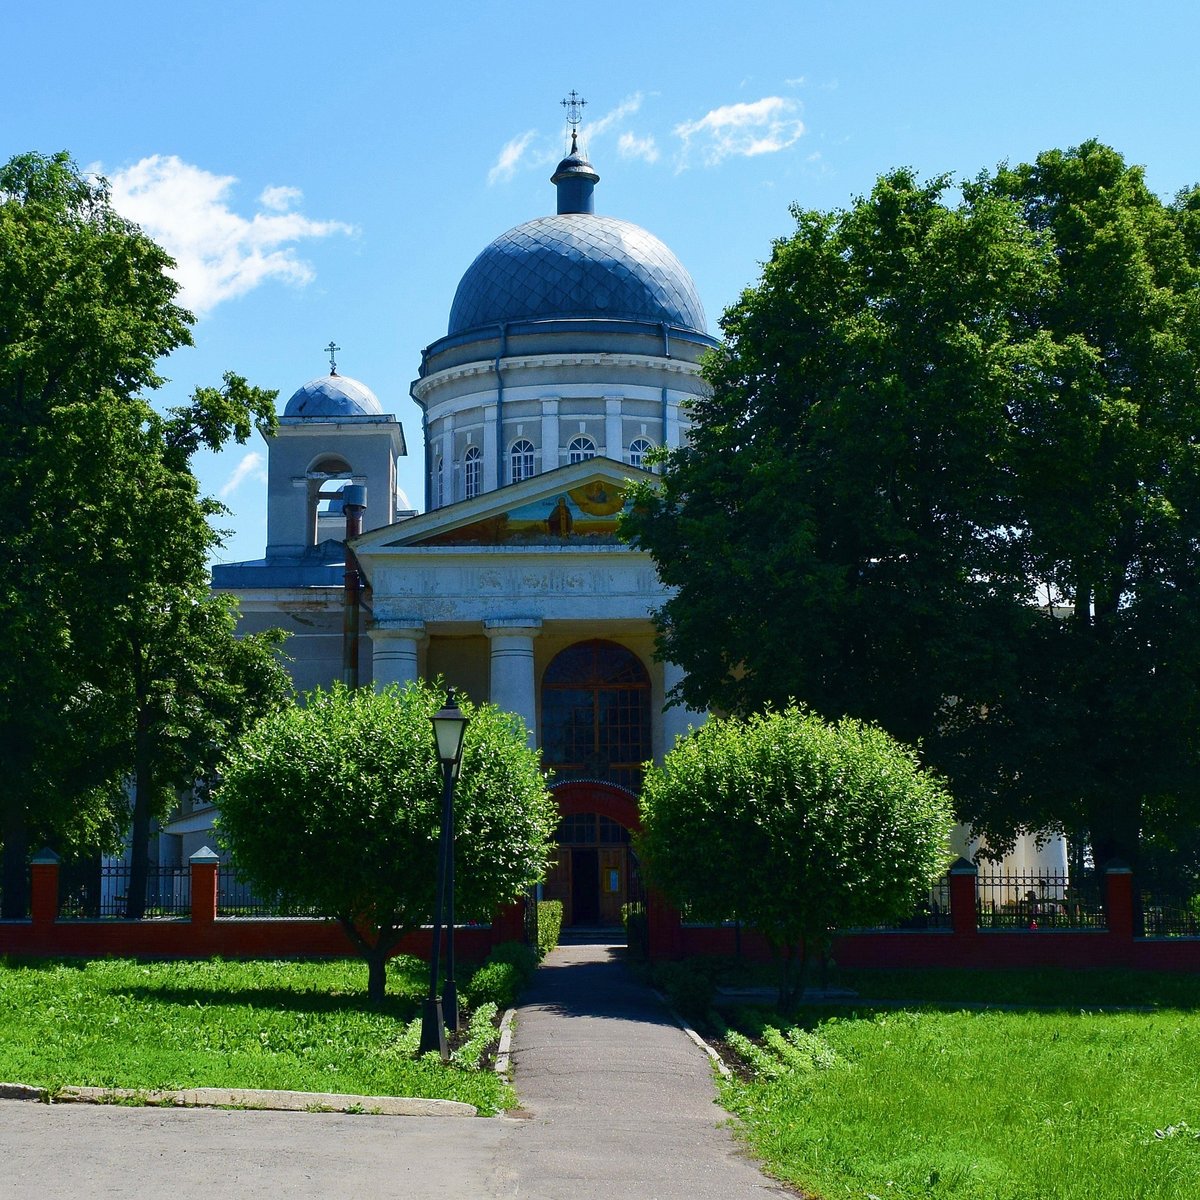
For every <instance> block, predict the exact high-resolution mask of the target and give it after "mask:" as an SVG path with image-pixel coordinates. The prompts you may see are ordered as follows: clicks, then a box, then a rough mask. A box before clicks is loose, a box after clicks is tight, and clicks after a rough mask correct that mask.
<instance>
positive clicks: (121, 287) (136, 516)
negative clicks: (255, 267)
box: [0, 154, 277, 916]
mask: <svg viewBox="0 0 1200 1200" xmlns="http://www.w3.org/2000/svg"><path fill="white" fill-rule="evenodd" d="M171 265H172V263H171V260H170V258H169V257H168V256H167V255H166V254H165V253H164V252H163V251H162V250H161V249H160V248H159V247H158V246H156V245H155V244H154V243H153V242H152V241H151V240H150V239H149V238H147V237H146V236H145V235H144V234H142V232H141V231H140V230H139V229H138V228H137V227H136V226H135V225H132V224H131V223H129V222H128V221H126V220H124V219H123V218H121V217H120V216H119V215H118V214H117V213H116V212H115V211H114V210H113V208H112V206H111V204H110V201H109V194H108V188H107V184H106V183H105V182H104V181H103V180H94V179H89V178H87V177H85V176H84V175H83V174H82V173H81V172H80V171H79V170H78V169H77V168H76V167H75V165H74V164H73V163H72V162H71V160H70V158H69V157H68V156H67V155H66V154H58V155H55V156H53V157H44V156H41V155H37V154H25V155H20V156H18V157H16V158H14V159H12V160H11V161H10V162H8V163H7V164H6V165H5V166H3V167H0V443H2V444H3V446H4V454H3V455H2V456H0V543H2V544H3V545H4V548H5V554H4V555H3V556H2V557H0V651H2V652H0V753H2V754H3V759H4V762H5V766H6V769H7V779H6V785H7V786H6V787H5V789H4V792H3V794H2V796H0V840H3V843H4V876H3V903H4V914H5V915H6V916H14V915H21V913H22V912H23V908H24V896H25V861H26V856H27V852H28V849H29V847H30V846H31V844H38V843H41V842H43V841H51V842H53V843H55V844H56V845H57V846H58V847H59V848H60V849H62V850H64V851H66V852H68V853H70V852H71V851H72V849H86V850H97V849H100V848H112V847H113V845H114V843H115V842H116V840H117V838H118V836H119V833H120V832H121V830H122V828H123V826H124V825H125V824H126V822H127V817H128V813H127V805H126V798H125V792H124V783H125V781H126V780H127V779H129V778H131V777H137V776H138V775H139V774H141V775H143V776H145V775H146V771H145V770H144V768H145V767H146V764H147V763H150V764H151V765H150V767H149V773H150V775H153V776H154V777H155V789H156V790H155V797H156V798H154V799H151V798H149V797H147V798H146V801H145V802H146V803H147V804H149V805H150V807H151V808H155V807H157V808H159V809H160V810H161V807H162V804H163V803H165V801H164V800H161V797H162V796H165V795H166V790H167V789H166V787H165V782H164V781H165V779H166V776H167V775H171V776H172V777H173V778H179V777H180V776H181V772H180V771H177V770H171V771H165V770H163V769H160V767H159V766H156V765H154V764H153V759H154V757H155V756H156V755H158V754H159V753H166V754H167V756H168V757H172V756H174V755H175V753H176V750H177V748H178V745H179V738H178V737H177V736H176V734H177V733H178V731H179V729H180V728H181V725H180V719H179V718H180V716H181V714H182V713H183V712H184V711H185V710H186V709H187V708H188V706H189V704H191V703H192V702H193V701H194V700H195V699H196V698H197V697H198V696H200V695H201V693H202V689H201V690H196V689H192V690H191V694H190V697H189V696H188V692H189V687H188V685H187V684H186V683H184V682H183V679H182V675H183V674H185V673H186V671H183V670H182V668H179V669H177V668H175V667H173V668H171V670H172V671H174V672H175V675H174V680H172V678H171V677H170V676H162V675H159V676H155V675H154V671H155V670H156V668H155V666H154V665H153V664H154V663H156V662H157V663H159V664H164V663H166V662H168V661H172V662H174V663H176V664H177V667H178V664H179V663H180V661H181V655H182V654H183V653H184V651H185V649H186V648H188V647H191V648H193V649H198V648H199V645H200V642H199V641H197V639H196V638H194V637H189V636H182V637H181V631H182V630H183V629H184V627H185V626H189V627H190V626H195V625H197V624H204V625H206V626H207V628H208V630H209V631H210V633H212V634H213V635H214V636H215V631H216V630H217V629H218V628H224V629H225V631H226V634H227V636H225V637H224V638H223V639H218V642H219V645H218V644H215V643H213V642H212V639H211V638H210V639H209V643H208V650H210V651H212V652H213V653H215V654H216V655H217V657H221V656H226V657H228V656H231V655H233V656H237V655H238V653H239V652H238V651H235V650H234V649H233V648H232V646H231V645H230V644H229V643H230V641H231V640H232V630H231V629H230V628H229V626H228V622H227V621H224V619H223V618H222V616H221V611H223V610H220V611H219V610H218V609H217V608H208V605H209V604H210V601H209V598H208V596H207V559H208V554H209V552H210V550H211V549H212V548H213V545H214V543H215V540H216V537H217V535H216V534H215V533H214V532H213V530H212V528H211V527H210V525H209V523H208V522H209V519H210V518H212V517H214V516H215V515H216V514H217V513H218V512H219V511H220V506H218V505H216V504H215V503H214V502H211V501H208V500H205V499H203V498H201V497H200V496H199V494H198V491H197V487H196V481H195V478H194V477H193V475H192V474H191V469H190V459H191V455H192V454H193V453H194V451H195V450H196V449H197V448H199V447H200V446H206V447H208V448H211V449H217V448H219V447H220V446H221V445H222V444H223V443H224V442H225V441H226V440H227V439H228V438H229V437H231V436H232V437H234V438H238V439H244V438H245V437H246V436H248V435H249V432H250V429H251V427H252V425H253V424H254V423H260V424H269V423H270V422H271V421H273V419H274V413H273V400H274V393H271V392H264V391H260V390H259V389H256V388H251V387H249V386H248V385H247V384H246V382H245V380H243V379H240V378H239V377H237V376H235V375H227V376H226V378H225V381H224V385H223V386H222V387H221V388H201V389H198V390H197V392H196V393H195V395H194V396H193V397H192V400H191V402H190V403H189V404H188V405H186V406H183V407H181V408H179V409H175V410H171V411H168V412H166V413H161V412H158V411H156V410H155V409H154V408H152V407H151V406H150V404H149V402H148V401H147V399H146V395H147V394H148V393H150V392H153V391H154V389H156V388H157V387H159V385H160V384H161V382H162V380H161V378H160V377H159V375H158V374H157V371H156V367H155V364H156V362H157V361H158V360H159V359H161V358H162V357H163V356H165V355H167V354H169V353H170V352H171V351H172V350H175V349H177V348H178V347H180V346H186V345H189V344H190V343H191V335H190V332H189V326H190V324H191V321H192V318H191V315H190V314H189V313H187V312H186V311H185V310H184V309H182V308H180V307H179V306H178V305H177V304H176V303H175V295H176V291H177V285H176V284H175V282H174V281H173V280H172V279H171V278H170V276H169V275H168V274H167V273H166V272H167V270H168V268H169V267H170V266H171ZM198 610H205V611H206V613H207V616H206V617H205V618H204V619H203V620H201V619H200V617H199V615H198ZM257 648H258V650H260V651H261V650H264V649H265V646H264V644H261V643H260V644H259V645H258V647H257ZM206 652H207V651H206ZM250 652H251V651H249V650H248V651H247V653H250ZM243 657H244V656H243ZM260 662H261V663H262V665H263V667H264V669H266V670H267V671H268V676H269V677H268V678H267V679H266V680H265V681H264V684H263V691H264V695H265V696H268V697H269V696H270V695H271V694H272V693H273V691H274V690H275V688H276V683H277V678H276V677H275V676H273V675H271V674H270V671H271V670H272V668H271V664H269V663H268V661H267V659H266V657H264V656H262V655H260ZM211 665H212V664H205V663H201V662H193V663H191V664H189V666H188V668H187V669H188V670H190V671H191V672H192V673H193V674H194V675H208V676H210V677H211V675H212V672H211V670H210V669H209V667H210V666H211ZM148 671H149V672H150V673H149V674H147V672H148ZM176 682H178V684H179V687H178V696H177V698H176V699H172V698H171V692H172V691H174V690H175V684H176ZM222 686H223V685H222ZM255 686H257V684H256V685H255ZM156 691H157V693H158V694H159V696H160V698H161V699H162V700H163V703H162V704H157V707H156V703H157V702H156V701H155V700H154V698H153V693H155V692H156ZM217 691H220V687H218V688H217ZM253 695H254V693H253V690H252V692H251V693H250V699H249V700H248V707H249V708H250V709H253V707H254V705H255V701H254V700H253ZM215 703H217V705H218V707H219V706H220V703H221V701H220V700H219V699H216V700H215ZM267 703H268V704H269V701H268V702H267ZM168 710H172V711H168ZM151 713H157V716H155V717H153V718H152V719H151V720H150V721H149V724H147V717H148V715H149V714H151ZM189 719H190V718H189ZM135 730H136V735H135ZM209 732H211V730H209ZM139 738H140V739H141V740H140V743H139V740H138V739H139ZM202 757H203V756H202ZM207 757H208V758H211V754H210V755H208V756H207ZM139 764H140V765H139ZM147 777H148V776H147ZM160 784H161V785H162V786H159V785H160ZM143 827H144V828H148V823H144V825H143ZM139 858H140V859H144V843H143V845H141V846H140V847H137V848H135V865H136V864H137V863H138V862H139ZM141 865H142V866H144V862H142V863H141Z"/></svg>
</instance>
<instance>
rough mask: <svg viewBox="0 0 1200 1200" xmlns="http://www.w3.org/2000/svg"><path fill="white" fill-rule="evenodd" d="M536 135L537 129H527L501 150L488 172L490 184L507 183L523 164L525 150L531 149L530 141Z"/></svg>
mask: <svg viewBox="0 0 1200 1200" xmlns="http://www.w3.org/2000/svg"><path fill="white" fill-rule="evenodd" d="M536 136H537V130H536V129H527V130H526V131H525V132H524V133H523V134H521V135H520V136H519V137H515V138H513V139H512V141H510V142H509V143H508V144H507V145H506V146H505V147H504V149H503V150H501V151H500V157H499V158H497V159H496V161H495V162H494V163H493V164H492V169H491V170H490V171H489V172H488V185H489V186H490V185H491V184H493V183H507V182H508V181H509V180H510V179H511V178H512V177H513V176H514V175H515V174H516V172H517V167H519V166H520V165H521V159H522V158H524V156H525V151H526V150H528V149H529V143H530V142H532V141H533V139H534V137H536Z"/></svg>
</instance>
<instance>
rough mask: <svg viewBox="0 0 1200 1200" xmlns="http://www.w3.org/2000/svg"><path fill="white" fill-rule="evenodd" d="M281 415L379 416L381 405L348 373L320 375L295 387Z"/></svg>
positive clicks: (372, 393) (373, 394)
mask: <svg viewBox="0 0 1200 1200" xmlns="http://www.w3.org/2000/svg"><path fill="white" fill-rule="evenodd" d="M283 415H284V416H285V417H381V416H383V408H382V407H381V406H380V403H379V401H378V399H377V398H376V396H375V393H374V392H373V391H371V389H370V388H369V387H367V385H366V384H365V383H359V382H358V380H357V379H351V378H350V376H349V375H337V374H333V375H322V376H320V377H319V378H317V379H310V380H309V381H308V382H307V383H306V384H305V385H304V386H303V387H302V388H299V389H298V390H297V391H296V392H295V394H294V395H293V396H292V398H291V399H290V400H289V401H288V402H287V407H286V408H285V409H284V410H283Z"/></svg>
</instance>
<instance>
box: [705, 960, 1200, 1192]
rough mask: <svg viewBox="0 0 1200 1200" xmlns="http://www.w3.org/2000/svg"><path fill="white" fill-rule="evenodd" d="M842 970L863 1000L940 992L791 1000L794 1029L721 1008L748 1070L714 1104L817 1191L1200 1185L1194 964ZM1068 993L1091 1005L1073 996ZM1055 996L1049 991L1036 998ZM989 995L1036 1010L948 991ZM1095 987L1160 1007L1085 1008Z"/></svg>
mask: <svg viewBox="0 0 1200 1200" xmlns="http://www.w3.org/2000/svg"><path fill="white" fill-rule="evenodd" d="M845 982H850V980H846V981H845ZM853 982H854V983H855V984H856V985H857V986H858V987H859V989H860V990H861V991H862V992H863V994H864V995H866V994H870V995H871V996H872V997H874V998H883V997H884V996H885V995H888V994H894V995H896V996H897V997H899V998H904V997H913V996H914V995H915V996H919V997H923V998H924V999H926V1000H928V1001H943V1003H940V1004H933V1003H931V1004H929V1005H927V1006H920V1007H910V1008H903V1009H888V1010H872V1009H869V1008H862V1009H858V1010H853V1009H847V1010H836V1011H835V1010H831V1009H828V1008H822V1009H815V1008H813V1009H807V1010H801V1012H800V1013H799V1014H798V1019H797V1022H796V1025H797V1031H796V1032H793V1033H791V1035H790V1037H788V1036H786V1035H787V1031H788V1026H787V1024H786V1023H784V1022H782V1021H780V1020H779V1019H778V1018H777V1017H775V1016H773V1015H771V1014H766V1013H762V1012H753V1011H747V1012H743V1013H742V1014H741V1016H740V1017H735V1018H734V1019H733V1022H732V1024H733V1025H734V1026H735V1027H737V1026H738V1025H740V1026H741V1028H742V1030H743V1031H744V1032H745V1033H748V1034H750V1035H751V1036H752V1039H753V1040H752V1041H745V1040H740V1039H739V1037H738V1034H737V1032H736V1031H735V1032H734V1033H733V1035H732V1041H733V1043H734V1048H735V1049H738V1048H740V1050H741V1057H742V1060H743V1062H744V1063H745V1065H746V1066H747V1067H748V1068H749V1070H748V1072H747V1074H748V1075H749V1074H754V1077H753V1078H742V1079H739V1080H735V1081H733V1082H731V1083H729V1084H728V1085H726V1086H725V1088H724V1092H723V1102H724V1103H725V1105H726V1106H727V1107H728V1108H729V1109H730V1110H731V1111H733V1112H734V1113H736V1114H737V1116H738V1117H739V1118H740V1119H741V1122H742V1125H743V1130H744V1133H745V1136H746V1137H747V1139H748V1141H749V1142H750V1144H751V1145H752V1146H753V1147H754V1149H755V1151H756V1152H757V1153H758V1154H759V1155H760V1156H761V1157H762V1159H763V1160H764V1161H765V1162H766V1164H767V1165H768V1168H769V1169H770V1170H771V1171H772V1172H773V1173H775V1174H777V1175H778V1176H779V1177H780V1178H783V1179H786V1180H788V1181H790V1182H791V1183H793V1184H795V1185H796V1186H798V1187H799V1188H801V1189H802V1190H804V1191H805V1192H808V1193H810V1194H811V1195H813V1196H816V1197H821V1198H822V1200H834V1198H835V1197H836V1198H841V1197H856V1198H857V1200H867V1198H868V1197H878V1198H879V1200H899V1198H901V1197H923V1198H924V1197H946V1198H949V1197H953V1198H955V1200H1043V1198H1044V1200H1185V1198H1190V1197H1200V1140H1198V1139H1200V1082H1198V1073H1197V1067H1198V1065H1200V1008H1198V1007H1197V1005H1196V999H1197V995H1198V993H1200V985H1198V983H1197V981H1196V980H1194V979H1188V978H1186V977H1184V978H1179V977H1167V976H1130V975H1115V974H1113V975H1108V974H1107V973H1106V974H1098V975H1094V976H1090V977H1089V976H1088V975H1086V974H1080V973H1067V972H1061V973H1058V975H1057V977H1056V974H1055V973H1054V972H1044V971H1043V972H1028V973H1027V972H1003V973H1001V972H996V973H983V972H957V973H956V972H945V973H929V972H924V973H922V972H911V973H903V972H886V973H882V972H881V973H878V974H873V975H871V976H868V975H867V973H860V975H859V977H857V978H856V979H854V980H853ZM868 985H869V986H868ZM1048 985H1053V986H1052V988H1051V990H1050V991H1049V992H1048V991H1047V987H1048ZM1080 994H1083V995H1086V996H1087V997H1089V1003H1090V1005H1091V1006H1092V1007H1090V1008H1087V1007H1085V1008H1080V1007H1070V1002H1071V999H1072V998H1076V997H1078V995H1080ZM1055 995H1057V996H1058V998H1059V1003H1060V1004H1061V1007H1058V1008H1052V1007H1047V1008H1040V1006H1044V1005H1052V1004H1054V1003H1055V1001H1054V1000H1053V999H1052V997H1054V996H1055ZM989 997H990V998H991V999H993V1000H995V1001H997V1002H998V1003H1004V1004H1014V1003H1019V1002H1020V1001H1021V999H1022V998H1023V999H1025V1000H1026V1001H1027V1002H1030V1003H1032V1004H1035V1005H1038V1006H1039V1008H1040V1010H1039V1011H1005V1010H1001V1009H971V1010H963V1009H961V1008H960V1009H957V1010H956V1009H955V1007H954V1002H955V1001H957V1002H959V1003H964V1002H975V1003H978V1002H979V1001H981V1000H985V999H988V998H989ZM1105 1003H1108V1004H1130V1003H1141V1004H1150V1005H1156V1006H1157V1007H1156V1009H1155V1011H1153V1012H1103V1013H1101V1012H1097V1011H1095V1007H1094V1006H1096V1005H1100V1004H1105ZM1172 1005H1174V1006H1172ZM772 1023H773V1024H774V1026H775V1028H774V1029H773V1028H772ZM776 1029H778V1032H777V1031H776ZM755 1068H757V1072H756V1073H755Z"/></svg>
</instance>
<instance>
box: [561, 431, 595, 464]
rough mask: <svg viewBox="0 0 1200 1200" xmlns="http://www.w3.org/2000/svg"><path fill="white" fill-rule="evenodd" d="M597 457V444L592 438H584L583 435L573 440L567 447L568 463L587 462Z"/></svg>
mask: <svg viewBox="0 0 1200 1200" xmlns="http://www.w3.org/2000/svg"><path fill="white" fill-rule="evenodd" d="M595 457H596V443H595V442H593V441H592V439H591V438H590V437H584V436H583V435H582V434H581V435H580V436H579V437H574V438H572V439H571V441H570V443H569V444H568V446H567V462H569V463H577V462H587V460H588V459H589V458H595Z"/></svg>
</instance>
